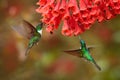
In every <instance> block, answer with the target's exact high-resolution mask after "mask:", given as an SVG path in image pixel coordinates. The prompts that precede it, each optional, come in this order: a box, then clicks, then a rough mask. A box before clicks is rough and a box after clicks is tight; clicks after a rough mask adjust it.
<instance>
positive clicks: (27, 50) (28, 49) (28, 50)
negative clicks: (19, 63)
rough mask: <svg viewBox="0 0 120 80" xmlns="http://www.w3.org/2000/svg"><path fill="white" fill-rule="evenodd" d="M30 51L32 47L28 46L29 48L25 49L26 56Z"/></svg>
mask: <svg viewBox="0 0 120 80" xmlns="http://www.w3.org/2000/svg"><path fill="white" fill-rule="evenodd" d="M29 52H30V47H28V48H27V49H26V51H25V56H27V55H28V54H29Z"/></svg>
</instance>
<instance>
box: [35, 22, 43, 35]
mask: <svg viewBox="0 0 120 80" xmlns="http://www.w3.org/2000/svg"><path fill="white" fill-rule="evenodd" d="M42 27H43V23H39V24H38V25H37V26H36V30H37V32H39V33H40V34H42Z"/></svg>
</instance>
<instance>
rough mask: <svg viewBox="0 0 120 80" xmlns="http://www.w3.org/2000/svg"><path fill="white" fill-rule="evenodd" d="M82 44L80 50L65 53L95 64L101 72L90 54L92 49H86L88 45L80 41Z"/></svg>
mask: <svg viewBox="0 0 120 80" xmlns="http://www.w3.org/2000/svg"><path fill="white" fill-rule="evenodd" d="M80 44H81V47H80V48H79V49H76V50H68V51H64V52H66V53H68V54H71V55H74V56H78V57H81V58H84V59H86V60H88V61H90V62H92V63H94V64H95V66H96V67H97V68H98V70H101V68H100V67H99V66H98V65H97V64H96V62H95V60H94V59H93V57H92V56H91V54H90V49H92V47H86V43H85V41H84V40H80Z"/></svg>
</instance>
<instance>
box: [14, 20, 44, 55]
mask: <svg viewBox="0 0 120 80" xmlns="http://www.w3.org/2000/svg"><path fill="white" fill-rule="evenodd" d="M42 27H43V23H42V22H40V23H39V24H38V25H37V26H35V27H34V26H33V25H32V24H31V23H29V22H28V21H26V20H23V23H22V24H21V25H17V26H12V28H13V29H14V30H15V31H17V32H18V33H19V34H21V35H22V36H24V37H26V38H27V39H28V40H29V43H28V47H27V49H26V51H25V55H28V53H29V52H30V49H31V48H32V47H33V46H34V45H35V44H36V45H38V41H39V40H40V38H41V35H42Z"/></svg>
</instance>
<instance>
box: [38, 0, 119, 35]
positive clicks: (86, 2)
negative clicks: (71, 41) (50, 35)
mask: <svg viewBox="0 0 120 80" xmlns="http://www.w3.org/2000/svg"><path fill="white" fill-rule="evenodd" d="M37 4H38V5H40V7H39V8H38V9H36V11H37V12H39V13H41V14H42V16H43V19H42V21H43V22H44V23H46V24H47V25H48V26H47V28H46V29H47V31H49V32H53V30H55V29H57V28H58V26H59V24H60V22H63V26H62V34H63V35H67V36H71V35H79V34H81V33H82V32H84V31H85V30H87V29H89V28H90V26H91V24H93V23H94V22H95V21H96V20H97V21H98V22H101V21H103V20H107V19H110V18H112V17H114V16H115V15H116V14H120V0H39V2H38V3H37Z"/></svg>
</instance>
